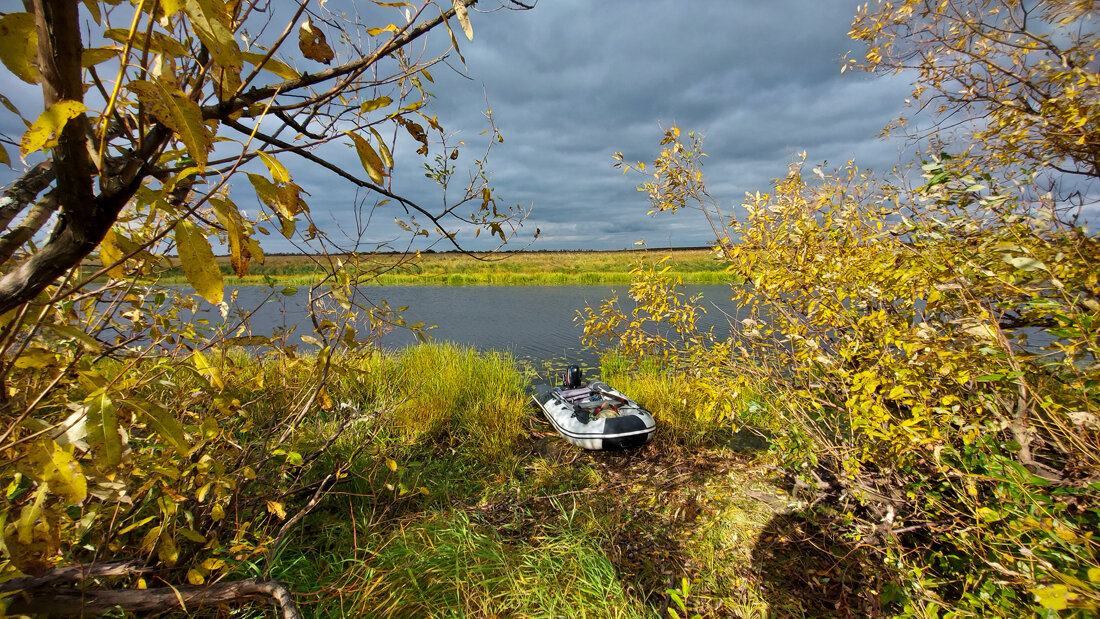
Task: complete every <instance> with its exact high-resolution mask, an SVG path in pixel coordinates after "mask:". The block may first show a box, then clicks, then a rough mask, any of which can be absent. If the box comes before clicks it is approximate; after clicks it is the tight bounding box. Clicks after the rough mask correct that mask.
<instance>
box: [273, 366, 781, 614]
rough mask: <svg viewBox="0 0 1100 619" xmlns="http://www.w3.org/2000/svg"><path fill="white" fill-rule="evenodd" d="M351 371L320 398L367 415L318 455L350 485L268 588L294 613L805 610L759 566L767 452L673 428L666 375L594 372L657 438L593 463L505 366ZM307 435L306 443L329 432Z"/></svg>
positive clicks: (520, 376) (776, 507) (325, 425)
mask: <svg viewBox="0 0 1100 619" xmlns="http://www.w3.org/2000/svg"><path fill="white" fill-rule="evenodd" d="M354 364H355V365H356V367H357V373H358V379H355V380H343V381H340V382H338V383H337V384H334V385H333V386H332V389H330V393H331V395H332V396H333V397H334V398H335V399H336V400H342V401H345V402H351V403H354V405H355V407H356V408H357V409H358V410H361V411H370V413H369V414H368V415H366V416H365V417H364V418H363V421H362V422H361V423H359V424H357V425H356V427H355V428H353V429H352V430H351V431H349V432H348V433H346V435H345V437H344V438H342V439H341V441H340V442H339V444H338V445H337V446H336V451H335V453H333V454H331V456H330V457H332V458H334V459H335V460H339V459H341V458H343V457H350V458H354V460H355V462H354V463H353V465H352V466H351V467H350V469H349V470H350V471H351V473H350V476H349V479H347V480H346V481H345V483H343V484H342V485H341V487H340V490H339V491H338V492H336V493H334V494H333V495H332V496H330V497H328V498H327V499H326V500H325V501H324V503H323V504H322V505H321V506H320V507H319V508H318V509H317V510H316V511H314V512H313V513H311V514H310V515H309V516H308V517H307V518H306V520H305V521H304V522H303V523H302V525H301V526H299V527H298V528H297V529H296V530H297V532H296V534H295V535H296V538H295V539H292V540H290V542H289V543H288V544H287V545H286V546H285V548H286V549H285V550H284V551H283V552H282V553H281V554H280V555H279V556H278V558H277V560H276V561H275V562H274V564H273V567H272V571H271V575H272V576H273V577H275V578H278V579H279V580H281V581H283V582H285V583H287V584H288V585H289V586H290V588H291V589H292V590H293V591H295V592H296V593H297V594H298V598H299V600H300V601H301V602H302V605H303V607H304V608H303V611H304V613H305V615H307V616H318V617H343V616H394V617H427V616H436V617H442V616H448V617H450V616H470V617H491V616H509V617H559V616H575V617H652V616H654V614H655V613H657V612H663V609H664V608H667V607H668V605H669V604H671V605H672V608H673V610H674V611H676V612H680V616H684V614H683V609H681V608H679V607H678V606H677V602H676V601H675V597H674V596H670V594H669V593H668V590H669V589H672V590H674V591H675V592H676V595H680V596H681V597H683V594H684V590H685V586H686V589H687V593H686V600H685V602H684V607H685V608H686V609H687V610H689V611H691V612H700V613H703V614H705V615H709V616H728V615H730V614H731V613H734V616H746V617H748V616H760V617H762V616H765V615H764V613H765V612H766V610H767V609H768V608H769V607H770V608H772V609H774V610H776V611H781V612H784V613H786V612H793V614H795V615H797V614H799V613H800V612H801V611H799V610H798V609H799V608H800V607H801V606H802V602H800V601H799V599H798V596H797V595H794V594H791V593H790V592H786V591H785V590H784V589H785V587H783V586H777V585H776V583H775V582H774V577H773V576H774V574H782V573H786V572H787V571H788V570H787V569H786V568H785V567H782V566H778V565H777V566H776V568H775V569H772V568H769V567H768V565H767V564H766V562H767V561H771V559H767V558H765V555H764V554H761V552H762V551H761V548H762V547H766V546H769V545H770V544H771V543H772V542H773V541H774V534H773V533H772V532H770V531H771V528H774V523H775V522H776V517H777V514H779V513H781V512H783V511H784V509H785V506H786V505H787V502H788V500H789V498H788V497H787V495H786V494H785V492H784V490H782V488H781V486H782V484H781V483H779V482H780V480H778V479H776V478H775V475H774V474H773V473H770V472H768V471H767V470H766V469H765V467H764V462H765V456H764V455H763V454H764V451H762V449H763V448H764V447H765V445H764V444H763V443H761V442H760V440H759V439H757V438H755V437H752V436H747V435H737V434H733V433H731V432H730V431H728V430H727V429H726V427H727V426H726V425H725V424H721V425H719V424H716V423H712V422H710V421H707V420H698V421H689V420H687V419H685V418H684V416H683V415H682V410H681V409H682V405H680V404H678V398H679V397H680V395H681V394H678V393H676V392H675V389H674V386H675V385H674V381H673V380H671V379H670V378H669V377H668V375H667V374H664V373H660V372H655V371H650V372H642V373H638V372H637V371H636V370H630V369H629V368H627V367H625V366H624V365H622V364H617V365H616V367H605V368H604V378H606V379H608V380H612V381H613V382H614V384H617V385H624V386H629V387H630V388H632V389H634V392H636V393H637V394H638V396H637V397H639V398H640V399H642V400H643V402H644V403H645V404H646V405H647V406H649V407H651V408H652V409H653V412H654V416H655V418H656V419H657V421H658V424H659V433H658V435H657V438H656V439H655V440H654V442H653V443H652V444H650V445H648V446H646V447H645V448H642V449H638V450H634V451H629V452H621V453H602V452H584V451H582V450H578V449H577V448H574V447H572V446H570V445H568V444H567V443H565V441H564V440H563V439H562V438H561V437H559V436H558V435H557V434H555V433H554V432H553V430H552V429H551V427H550V426H549V424H548V423H547V422H546V421H545V420H544V419H543V418H542V417H541V415H540V414H539V413H538V411H537V409H536V408H534V407H533V406H532V405H531V404H530V400H529V399H528V398H527V397H526V395H525V393H524V389H525V387H526V386H527V385H528V384H529V382H530V381H531V380H533V379H534V377H532V376H531V374H530V373H526V374H525V373H523V372H522V371H521V370H517V369H516V366H515V364H514V363H513V362H512V360H511V359H509V358H508V357H507V356H504V355H497V354H490V355H478V354H475V353H473V352H471V351H470V350H468V349H463V348H459V347H455V346H452V345H449V344H438V345H423V346H417V347H414V348H409V349H406V350H404V351H402V352H400V353H397V354H393V355H380V354H376V355H371V356H367V357H362V358H359V359H358V360H356V361H355V362H354ZM349 376H351V375H350V374H349ZM535 380H537V379H535ZM632 393H633V392H632ZM662 393H663V395H662ZM320 421H321V423H320V424H319V425H318V426H317V429H318V434H317V436H318V437H319V436H322V435H324V434H325V431H326V430H328V429H331V427H332V425H333V424H336V423H337V421H336V419H335V418H334V419H330V420H320ZM299 440H301V441H302V443H303V444H302V446H301V447H300V449H299V451H301V452H302V453H307V452H308V451H309V450H310V447H311V445H310V443H311V441H314V440H319V439H316V438H311V437H310V436H301V437H299ZM364 444H366V445H367V446H366V449H361V447H362V446H363V445H364ZM765 539H767V540H768V541H763V540H765ZM684 579H687V580H686V583H685V581H684Z"/></svg>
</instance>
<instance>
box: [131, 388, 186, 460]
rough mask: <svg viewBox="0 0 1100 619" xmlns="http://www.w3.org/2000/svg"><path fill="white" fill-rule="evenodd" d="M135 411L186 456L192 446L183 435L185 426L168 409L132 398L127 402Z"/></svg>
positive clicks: (180, 453)
mask: <svg viewBox="0 0 1100 619" xmlns="http://www.w3.org/2000/svg"><path fill="white" fill-rule="evenodd" d="M126 403H127V404H128V405H130V406H131V407H132V408H133V409H134V410H136V411H137V412H138V413H141V415H142V416H143V417H145V419H146V420H148V422H149V425H150V426H151V427H152V428H153V431H154V432H156V433H157V434H158V435H159V436H160V437H161V438H162V439H164V440H165V441H166V442H167V443H168V444H169V445H171V446H172V447H174V448H175V450H176V452H177V453H178V454H179V455H181V456H186V455H187V453H188V451H189V450H190V449H191V446H190V445H189V444H188V443H187V437H186V435H184V433H183V426H182V425H180V422H179V420H177V419H176V417H175V415H173V414H172V413H170V412H169V411H168V409H166V408H164V407H163V406H161V405H159V404H157V403H155V402H149V401H148V400H141V399H137V398H132V399H129V400H127V401H126Z"/></svg>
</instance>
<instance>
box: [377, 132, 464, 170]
mask: <svg viewBox="0 0 1100 619" xmlns="http://www.w3.org/2000/svg"><path fill="white" fill-rule="evenodd" d="M370 132H371V135H373V136H374V139H376V140H378V154H379V155H381V156H382V163H384V164H386V168H387V169H390V170H392V169H393V155H391V154H390V149H389V148H387V147H386V141H385V140H383V139H382V134H380V133H378V130H377V129H375V128H374V127H371V128H370ZM455 152H458V151H457V150H456V151H455Z"/></svg>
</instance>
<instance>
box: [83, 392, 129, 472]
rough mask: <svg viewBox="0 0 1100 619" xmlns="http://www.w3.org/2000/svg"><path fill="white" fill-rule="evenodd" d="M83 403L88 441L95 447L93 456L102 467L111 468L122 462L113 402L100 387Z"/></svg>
mask: <svg viewBox="0 0 1100 619" xmlns="http://www.w3.org/2000/svg"><path fill="white" fill-rule="evenodd" d="M84 405H85V406H86V407H87V411H88V442H89V443H91V444H92V446H93V447H97V449H96V450H95V452H94V453H95V458H96V460H97V461H99V462H102V463H103V465H104V468H108V469H113V468H115V467H117V466H118V465H119V464H120V463H121V462H122V434H121V433H120V432H119V428H118V412H117V411H116V410H115V403H114V402H113V401H111V398H109V397H107V394H106V393H105V392H104V391H103V390H102V389H100V390H98V391H95V392H93V393H92V394H91V395H90V396H88V397H87V398H86V399H85V400H84Z"/></svg>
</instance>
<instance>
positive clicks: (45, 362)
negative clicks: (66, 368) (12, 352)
mask: <svg viewBox="0 0 1100 619" xmlns="http://www.w3.org/2000/svg"><path fill="white" fill-rule="evenodd" d="M56 364H57V354H56V353H54V352H53V351H51V350H46V349H45V348H42V347H40V346H30V347H28V348H26V349H25V350H24V351H23V352H21V353H19V356H18V357H16V358H15V361H14V362H13V365H15V367H17V368H20V369H26V368H33V369H41V368H47V367H51V366H54V365H56Z"/></svg>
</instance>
